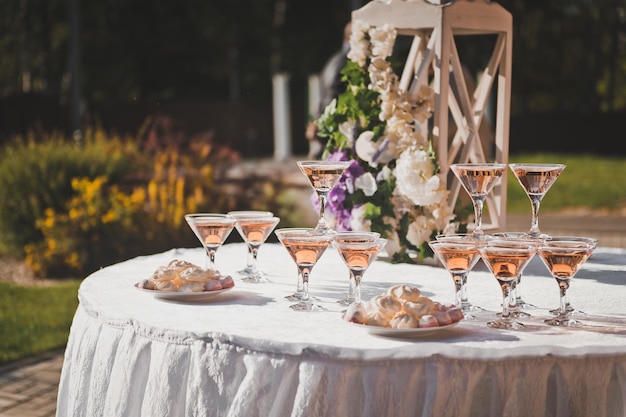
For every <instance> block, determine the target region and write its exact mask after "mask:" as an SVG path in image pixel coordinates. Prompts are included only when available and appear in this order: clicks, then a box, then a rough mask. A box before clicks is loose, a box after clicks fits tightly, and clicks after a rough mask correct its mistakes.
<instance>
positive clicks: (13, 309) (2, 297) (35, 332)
mask: <svg viewBox="0 0 626 417" xmlns="http://www.w3.org/2000/svg"><path fill="white" fill-rule="evenodd" d="M79 285H80V281H76V280H74V281H62V282H59V283H57V284H55V285H53V286H45V287H44V286H37V287H27V286H19V285H15V284H11V283H4V282H0V364H3V363H6V362H10V361H13V360H16V359H21V358H24V357H28V356H31V355H36V354H39V353H43V352H47V351H49V350H51V349H56V348H60V347H63V346H65V344H66V343H67V338H68V336H69V329H70V325H71V323H72V318H73V316H74V312H75V311H76V307H77V306H78V296H77V294H78V286H79Z"/></svg>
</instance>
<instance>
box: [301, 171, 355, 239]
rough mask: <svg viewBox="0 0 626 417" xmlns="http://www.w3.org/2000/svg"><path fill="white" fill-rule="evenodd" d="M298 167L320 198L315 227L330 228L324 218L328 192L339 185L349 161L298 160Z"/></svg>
mask: <svg viewBox="0 0 626 417" xmlns="http://www.w3.org/2000/svg"><path fill="white" fill-rule="evenodd" d="M296 163H297V164H298V168H300V171H302V173H303V174H304V175H305V176H306V177H307V179H308V180H309V183H310V184H311V187H313V189H314V190H315V192H316V193H317V198H318V200H319V206H320V208H319V218H318V221H317V226H315V229H316V230H318V231H321V232H325V231H327V230H330V227H328V225H327V224H326V220H325V219H324V209H325V207H326V199H327V197H328V193H330V191H331V190H332V189H333V188H334V187H335V185H337V182H339V179H341V176H342V175H343V173H344V171H345V170H346V168H348V167H349V166H350V162H349V161H297V162H296Z"/></svg>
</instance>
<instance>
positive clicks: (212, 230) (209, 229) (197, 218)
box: [185, 213, 235, 270]
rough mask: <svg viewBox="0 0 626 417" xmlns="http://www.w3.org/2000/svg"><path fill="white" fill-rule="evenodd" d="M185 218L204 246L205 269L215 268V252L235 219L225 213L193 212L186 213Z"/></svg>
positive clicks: (222, 242) (228, 233)
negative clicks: (205, 256) (205, 255)
mask: <svg viewBox="0 0 626 417" xmlns="http://www.w3.org/2000/svg"><path fill="white" fill-rule="evenodd" d="M185 220H186V221H187V224H189V227H190V228H191V230H193V232H194V233H195V235H196V237H197V238H198V240H200V242H201V243H202V245H203V246H204V249H205V251H206V254H207V258H206V265H205V266H206V269H212V270H216V269H215V252H217V250H218V249H219V248H220V247H221V246H222V244H224V241H225V240H226V238H227V237H228V235H230V232H232V231H233V227H234V226H235V219H233V218H231V217H228V216H227V215H226V214H216V213H193V214H186V215H185Z"/></svg>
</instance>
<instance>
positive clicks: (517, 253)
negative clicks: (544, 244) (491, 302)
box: [479, 239, 537, 329]
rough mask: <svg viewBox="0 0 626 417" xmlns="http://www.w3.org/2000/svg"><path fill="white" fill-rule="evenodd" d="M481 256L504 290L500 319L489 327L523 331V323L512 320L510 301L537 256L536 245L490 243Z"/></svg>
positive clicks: (519, 242)
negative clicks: (515, 287)
mask: <svg viewBox="0 0 626 417" xmlns="http://www.w3.org/2000/svg"><path fill="white" fill-rule="evenodd" d="M479 251H480V255H481V257H482V259H483V261H484V262H485V264H486V265H487V267H488V268H489V270H490V271H491V273H492V274H493V276H494V277H495V278H496V280H497V281H498V284H500V289H501V290H502V313H500V319H499V320H495V321H490V322H488V323H487V326H489V327H494V328H497V329H521V328H524V325H523V324H522V323H518V322H514V321H512V320H511V314H510V310H509V305H512V304H513V302H512V300H511V299H510V296H511V290H512V288H514V286H515V284H516V282H517V280H518V278H519V276H520V275H521V274H522V272H523V271H524V268H526V265H528V263H529V262H530V260H531V259H532V257H533V256H534V255H535V253H536V251H537V248H536V246H535V244H533V243H528V242H524V241H515V240H514V239H509V240H507V241H489V242H487V243H486V245H485V246H482V247H481V248H479Z"/></svg>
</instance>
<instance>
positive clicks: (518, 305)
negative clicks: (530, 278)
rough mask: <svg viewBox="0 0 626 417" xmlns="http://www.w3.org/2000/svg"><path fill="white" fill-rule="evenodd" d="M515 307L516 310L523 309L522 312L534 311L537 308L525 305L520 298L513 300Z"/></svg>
mask: <svg viewBox="0 0 626 417" xmlns="http://www.w3.org/2000/svg"><path fill="white" fill-rule="evenodd" d="M515 305H517V308H523V309H524V310H534V309H536V308H537V306H535V305H533V304H530V303H527V302H526V301H524V300H522V299H521V298H518V299H516V300H515Z"/></svg>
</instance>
